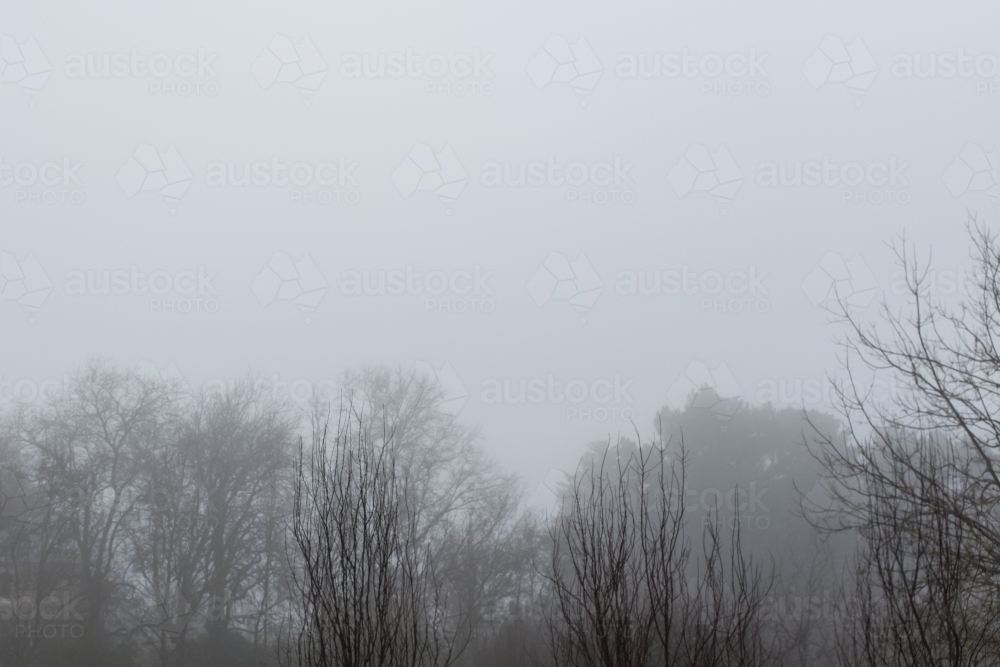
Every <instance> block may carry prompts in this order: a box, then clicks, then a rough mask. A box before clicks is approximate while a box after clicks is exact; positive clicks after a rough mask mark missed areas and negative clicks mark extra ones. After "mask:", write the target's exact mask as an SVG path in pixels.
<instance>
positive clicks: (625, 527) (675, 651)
mask: <svg viewBox="0 0 1000 667" xmlns="http://www.w3.org/2000/svg"><path fill="white" fill-rule="evenodd" d="M684 468H685V460H684V456H683V448H682V450H681V455H680V457H679V458H678V459H677V460H671V455H670V453H669V452H668V450H667V448H666V447H665V446H663V445H660V444H657V443H650V444H649V445H646V446H638V445H634V444H632V443H628V442H619V443H618V445H617V446H616V447H614V448H611V447H608V448H607V449H606V450H605V451H604V452H603V454H601V455H599V456H597V457H592V458H589V459H586V460H585V461H584V463H582V464H581V467H580V468H579V469H578V470H577V473H576V475H575V476H574V478H573V479H572V481H571V483H570V484H569V487H568V489H567V490H566V493H565V496H564V499H563V506H562V509H561V511H560V514H559V515H558V516H557V517H556V519H555V521H554V522H553V524H552V528H551V533H550V537H551V540H552V545H553V546H552V561H551V570H550V573H549V581H550V583H551V586H552V590H553V607H554V608H553V609H552V611H551V613H550V616H549V629H550V638H551V642H552V654H553V659H554V661H555V663H556V664H557V665H567V666H569V665H572V666H573V667H578V666H586V667H591V666H593V667H626V666H635V667H643V666H645V665H659V664H668V665H685V666H686V665H692V666H702V665H704V666H705V667H708V666H710V665H712V666H714V665H740V666H755V665H763V664H765V663H766V661H767V660H768V658H769V655H770V654H769V646H768V643H767V639H766V633H765V632H764V631H763V630H764V628H763V623H762V618H761V611H762V605H763V601H764V598H765V597H766V595H767V592H768V586H767V581H766V579H765V577H764V575H763V573H762V570H761V568H760V566H759V565H755V564H753V563H752V562H751V561H749V560H747V559H745V558H744V556H743V552H742V549H741V547H740V535H739V522H738V521H736V522H734V523H733V532H732V535H731V539H732V542H731V544H730V546H729V548H728V549H726V548H725V547H724V546H723V539H722V528H723V525H722V523H720V521H719V515H718V513H717V512H712V513H710V516H709V517H708V520H707V521H706V523H705V524H704V530H703V533H702V536H703V540H702V547H703V548H702V557H701V558H700V559H697V560H695V561H692V558H691V554H692V547H691V543H690V540H689V539H688V538H687V537H686V535H685V531H684V521H683V516H684V510H685V501H684V498H685V494H684ZM727 553H728V558H726V554H727Z"/></svg>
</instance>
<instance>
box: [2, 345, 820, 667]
mask: <svg viewBox="0 0 1000 667" xmlns="http://www.w3.org/2000/svg"><path fill="white" fill-rule="evenodd" d="M340 384H341V386H340V389H341V399H340V400H339V401H338V402H337V403H336V404H333V405H327V406H316V409H315V410H313V411H311V412H309V413H306V414H303V413H301V412H300V411H298V409H297V408H294V407H292V406H289V405H288V404H285V403H282V402H281V401H279V400H276V399H275V398H274V396H275V393H274V392H271V391H269V389H268V386H267V384H266V383H264V382H261V381H258V380H256V379H254V378H247V379H246V380H245V381H242V382H236V383H232V384H231V385H229V386H228V387H226V388H225V389H222V390H216V391H212V392H209V393H203V394H199V393H192V392H190V391H189V390H187V388H186V387H184V386H182V385H180V384H177V383H175V382H172V381H170V380H164V379H161V378H159V377H151V376H149V375H145V374H143V373H140V372H137V371H132V370H128V369H120V368H116V367H114V366H112V365H109V364H104V363H98V362H94V363H91V364H90V365H88V366H87V367H85V368H84V369H83V370H81V371H80V372H78V373H77V374H76V375H74V376H72V378H71V379H70V381H69V382H68V383H67V384H66V386H65V387H64V388H63V390H62V391H61V392H60V393H58V394H54V395H52V396H50V397H49V398H48V401H47V402H46V403H45V404H43V405H36V404H32V405H24V406H20V407H19V408H18V409H15V410H13V411H11V412H10V413H9V414H7V415H6V416H5V419H4V421H3V431H2V437H3V440H2V449H0V456H2V458H0V461H2V465H3V472H2V475H0V497H2V499H3V503H4V504H3V507H2V517H0V633H2V642H3V644H2V645H3V647H4V650H3V651H2V653H0V664H4V665H18V666H20V665H101V666H102V667H103V666H107V665H177V666H192V667H195V666H199V665H213V666H214V667H221V666H225V665H259V664H261V663H263V664H278V663H282V664H289V665H298V664H301V665H368V664H382V665H403V664H407V665H444V664H452V663H454V664H460V665H498V666H499V665H518V664H524V665H528V664H567V665H569V664H573V665H575V664H611V663H607V662H600V661H599V662H588V660H592V659H596V658H595V656H596V655H597V654H600V653H602V652H604V653H606V652H607V651H608V650H611V649H609V648H608V647H607V646H591V645H590V643H589V642H591V641H592V640H595V639H596V638H597V637H599V636H600V633H601V632H603V630H601V629H600V628H595V627H590V626H589V625H588V623H589V622H591V621H586V620H585V619H588V618H590V616H591V614H592V613H596V611H595V609H601V610H602V611H601V612H600V613H609V614H611V616H609V617H608V619H607V622H609V623H612V624H626V625H627V624H629V623H631V622H633V619H632V618H631V615H632V614H640V615H643V618H644V620H643V623H645V628H644V630H642V631H641V632H640V635H641V636H640V635H636V636H634V637H631V638H630V639H629V640H628V641H626V642H625V643H622V639H621V638H611V637H609V638H607V641H609V642H611V643H613V644H615V647H614V649H613V650H614V651H615V652H617V653H616V654H620V655H619V658H616V660H617V659H624V658H623V657H622V656H624V655H632V656H635V657H634V658H630V662H628V663H622V664H637V665H638V664H646V663H645V662H642V660H645V659H649V660H651V659H654V658H655V659H658V660H660V659H663V656H664V655H667V653H677V652H679V651H680V652H687V653H690V654H692V655H693V654H695V653H698V654H699V655H700V654H702V653H704V655H705V656H712V655H714V654H713V653H711V652H708V653H705V651H708V644H706V642H708V643H711V642H710V637H713V636H715V634H717V633H719V632H725V633H726V634H731V633H734V632H738V633H739V635H740V637H741V639H740V642H744V641H749V640H750V639H751V638H752V639H753V641H754V642H755V646H756V648H753V649H752V650H753V651H756V653H757V656H758V657H757V658H756V659H757V660H758V662H759V661H760V660H763V659H764V657H765V656H770V655H772V654H774V651H775V650H776V647H777V646H778V642H777V639H778V634H780V633H779V632H778V628H777V625H776V624H775V623H774V622H773V621H775V620H778V619H783V618H784V617H786V616H787V617H788V618H789V619H791V618H795V619H797V620H798V621H801V622H807V621H808V622H809V624H810V629H809V632H805V633H804V634H803V633H802V631H801V630H799V634H800V635H802V638H804V639H802V641H804V642H805V643H806V644H815V643H816V642H817V641H820V639H821V637H820V635H821V634H822V632H821V629H822V628H821V623H819V621H821V620H822V619H819V618H815V619H810V618H808V616H809V614H808V613H805V612H804V610H803V608H802V605H803V600H804V598H803V596H802V595H801V594H800V593H798V592H792V589H791V588H787V586H786V583H788V582H785V581H784V580H785V579H789V581H792V580H796V577H791V578H789V577H785V576H784V574H783V573H784V572H785V571H786V570H787V568H786V566H785V563H787V562H790V561H792V560H794V561H796V563H798V562H799V561H800V560H803V559H805V560H807V561H809V567H812V562H813V561H816V560H817V559H820V558H824V557H825V558H827V559H828V560H829V558H830V557H831V552H830V550H829V549H828V548H826V549H824V547H823V544H821V542H820V540H819V534H818V533H817V532H816V530H815V529H814V528H813V527H812V526H811V525H810V524H809V523H808V522H807V521H805V520H804V519H803V518H802V517H801V516H797V515H796V512H797V510H798V508H799V495H798V492H797V491H796V489H795V487H794V486H793V483H792V482H793V479H797V480H798V481H799V482H800V483H807V484H814V483H815V482H816V480H818V479H819V469H818V466H817V464H816V462H815V461H814V459H813V458H812V457H810V456H809V453H808V451H807V450H806V449H805V447H804V446H803V443H802V441H801V437H800V436H801V435H802V432H803V428H804V426H805V425H806V422H804V421H803V419H802V415H800V414H799V413H796V412H795V411H792V410H785V411H781V412H778V411H774V410H773V409H771V408H768V407H762V408H750V407H749V406H744V407H743V409H742V410H740V411H739V412H737V414H735V415H734V416H732V417H731V418H730V419H729V421H728V423H727V425H726V428H725V430H723V429H722V428H720V424H719V422H718V421H717V419H716V417H715V415H714V414H713V413H712V412H711V411H709V410H705V409H702V408H699V407H695V401H694V399H695V397H694V396H693V397H692V405H691V406H689V407H688V409H687V410H685V411H682V412H671V411H665V412H664V413H663V414H661V415H660V417H659V418H658V423H659V424H660V425H661V426H662V428H663V433H662V434H659V433H657V434H656V435H655V437H654V438H653V440H652V441H650V442H645V443H640V442H639V440H638V438H637V437H632V438H624V437H623V438H616V440H615V441H614V442H613V443H610V444H609V443H608V442H605V443H595V444H594V445H592V446H591V447H590V448H589V449H588V450H587V452H586V453H585V455H584V457H583V459H582V460H581V462H580V466H579V468H578V470H577V471H576V473H575V474H574V475H569V476H567V478H566V480H565V482H564V484H563V485H562V488H561V489H560V490H559V496H560V501H559V504H558V506H556V507H553V508H548V510H547V511H546V510H545V509H542V508H535V507H532V506H531V505H529V504H528V503H527V502H526V501H525V496H526V493H525V491H526V490H525V488H524V486H523V484H522V483H521V482H520V481H519V480H518V478H516V477H515V476H514V475H510V474H507V473H505V472H503V471H502V470H501V469H500V468H499V467H498V466H497V464H496V463H494V462H493V461H491V460H490V459H489V458H488V457H487V456H486V455H485V454H484V452H483V450H482V449H481V447H480V446H479V445H478V443H477V438H476V433H475V431H474V430H473V429H471V428H469V427H467V426H465V425H463V424H462V423H461V422H460V421H458V420H456V419H455V418H454V417H453V416H451V415H450V414H449V413H448V411H446V410H445V409H444V405H443V403H444V396H443V395H442V394H441V392H440V390H439V388H438V387H437V385H436V384H435V383H433V381H431V380H430V379H428V378H422V377H417V376H413V375H410V374H407V373H404V372H401V371H391V370H387V369H384V368H372V369H365V370H362V371H358V372H353V373H348V374H346V375H345V376H344V377H343V378H342V380H341V383H340ZM706 391H708V392H710V390H706ZM701 399H704V394H703V395H702V396H701ZM814 417H815V419H816V420H817V423H818V422H820V421H822V422H823V424H824V428H825V429H827V432H828V433H829V434H831V435H832V434H833V433H835V423H834V422H833V420H832V419H830V418H829V417H821V416H819V415H814ZM682 434H683V435H682ZM654 525H655V530H653V526H654ZM734 538H735V539H734ZM772 556H773V559H772ZM636 559H637V560H636ZM814 570H815V568H814V567H813V571H810V572H811V576H813V577H814V578H815V576H816V575H817V574H818V572H817V571H814ZM788 571H789V572H790V570H788ZM779 572H780V573H782V574H781V576H778V574H779ZM581 573H587V576H586V578H585V579H583V578H580V577H581ZM809 574H810V573H807V575H809ZM796 581H797V580H796ZM798 583H799V584H803V585H805V584H807V585H810V586H812V589H811V590H810V593H811V594H813V595H814V596H816V595H824V596H826V597H829V595H830V590H829V584H830V583H831V582H830V581H826V582H820V581H806V580H803V581H801V582H798ZM619 585H624V586H625V588H622V589H620V590H619V589H618V588H616V586H619ZM824 586H826V588H823V587H824ZM821 589H822V590H821ZM803 590H804V589H803ZM781 595H786V596H787V597H788V599H784V598H782V597H781ZM605 596H611V597H610V598H609V599H611V600H614V601H615V603H614V604H615V605H618V604H622V605H625V606H623V607H621V608H613V609H610V608H609V609H604V608H603V607H604V605H605V602H606V601H605V599H604V598H605ZM635 605H638V606H635ZM644 605H650V606H649V607H648V608H647V607H645V606H644ZM747 605H749V606H747ZM591 607H594V609H591ZM654 608H655V609H656V610H657V611H655V612H654V611H653V609H654ZM702 616H714V618H715V621H713V622H714V623H717V624H719V625H718V627H715V626H705V625H704V622H703V619H702V620H697V619H701V617H702ZM679 619H688V620H689V625H688V626H683V627H680V628H678V629H674V628H673V626H672V624H673V623H675V622H677V621H679ZM635 631H636V632H639V631H638V630H635ZM642 633H645V634H642ZM664 633H665V634H664ZM672 633H673V634H672ZM678 633H679V634H678ZM706 633H707V634H706ZM675 635H676V637H675ZM654 636H655V637H658V638H654ZM712 641H714V640H712ZM733 641H735V640H733ZM800 643H801V642H800ZM780 644H781V646H782V647H784V650H786V651H787V650H788V648H789V647H790V646H791V643H790V642H789V641H787V640H785V639H782V641H781V642H780ZM765 649H766V650H765ZM713 650H714V649H713ZM720 650H721V649H720ZM725 650H728V651H733V650H737V647H736V646H735V645H734V646H729V647H728V648H726V649H725ZM739 650H749V646H742V645H741V646H740V647H739ZM799 650H806V651H807V652H808V650H809V649H808V648H807V647H804V646H799ZM643 652H645V654H646V655H647V657H646V658H641V657H640V653H643ZM591 654H593V655H591ZM588 655H589V656H590V657H585V656H588ZM717 657H718V656H716V657H714V658H712V660H715V661H717ZM604 659H608V656H607V655H605V658H604ZM687 660H688V662H689V663H690V664H696V662H691V661H692V660H694V658H693V657H690V656H689V658H688V659H687ZM637 661H638V662H637ZM613 664H619V663H617V662H615V663H613ZM685 664H687V663H685ZM755 664H757V663H755Z"/></svg>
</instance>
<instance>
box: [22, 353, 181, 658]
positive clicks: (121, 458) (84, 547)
mask: <svg viewBox="0 0 1000 667" xmlns="http://www.w3.org/2000/svg"><path fill="white" fill-rule="evenodd" d="M176 407H177V392H176V389H175V388H174V387H172V386H171V385H170V384H169V383H165V382H162V381H160V380H159V379H153V378H148V377H144V376H142V375H140V374H138V373H135V372H131V371H118V370H116V369H113V368H111V367H108V366H107V365H105V364H102V363H97V362H95V363H92V364H90V365H88V366H87V367H86V368H85V369H84V370H83V371H81V372H80V373H78V374H77V375H76V376H75V377H74V378H73V379H72V381H71V382H70V384H69V386H68V388H67V389H66V390H65V391H63V392H62V393H60V394H58V395H56V396H54V397H53V398H52V399H51V400H50V401H49V403H48V404H47V405H46V406H44V407H43V408H42V409H41V410H38V411H22V412H21V413H19V414H18V415H16V416H15V417H14V419H15V423H14V424H13V426H12V428H11V432H12V441H13V444H15V445H16V446H19V447H21V448H27V449H29V450H31V451H32V452H34V455H35V456H36V457H37V466H38V472H39V478H40V479H41V480H44V483H45V489H44V490H45V492H46V495H47V496H48V497H50V498H53V499H59V502H58V506H57V511H58V512H59V513H60V515H61V516H62V517H63V518H64V520H65V521H66V529H67V531H68V536H69V539H70V541H71V542H72V544H73V545H74V552H75V553H74V560H75V566H76V585H77V586H78V590H79V594H80V595H81V596H82V597H83V604H82V605H81V608H82V609H83V610H84V611H85V619H84V621H83V625H84V636H83V637H82V638H81V642H82V643H83V645H84V649H85V650H84V651H82V652H81V654H80V655H81V656H83V660H85V661H89V663H88V664H94V665H103V664H105V663H106V661H107V660H108V655H109V651H110V650H111V648H112V647H111V646H110V645H109V643H108V641H109V635H108V633H109V631H110V630H111V628H109V626H108V623H107V620H108V611H109V606H110V605H111V603H112V602H113V601H116V600H118V599H119V598H120V597H121V596H123V595H124V593H125V590H126V589H127V582H126V581H125V578H124V575H123V572H124V560H125V556H126V554H125V551H126V549H127V534H128V531H127V528H128V526H129V525H130V524H131V522H132V521H133V520H134V519H135V517H136V514H137V511H138V508H139V505H140V503H141V492H140V489H139V488H138V481H139V479H140V477H141V474H142V471H143V466H142V464H143V462H144V461H145V460H146V458H147V457H148V456H149V454H150V452H152V451H154V450H155V449H156V448H158V447H159V446H161V445H162V444H163V442H164V441H165V440H166V439H168V438H169V436H170V433H171V432H172V430H173V429H174V428H176V424H177V419H176V417H177V413H176Z"/></svg>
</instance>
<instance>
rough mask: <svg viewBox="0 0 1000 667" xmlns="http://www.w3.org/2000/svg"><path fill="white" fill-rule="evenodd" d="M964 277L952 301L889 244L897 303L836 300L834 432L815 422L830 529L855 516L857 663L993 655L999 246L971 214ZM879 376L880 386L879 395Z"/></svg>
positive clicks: (999, 558)
mask: <svg viewBox="0 0 1000 667" xmlns="http://www.w3.org/2000/svg"><path fill="white" fill-rule="evenodd" d="M969 232H970V236H971V238H972V241H973V245H974V252H973V261H974V262H975V264H976V269H977V270H976V272H975V273H976V275H975V281H974V283H973V284H972V285H971V288H972V289H971V291H970V293H969V294H967V295H966V296H965V297H964V298H963V300H962V301H961V302H960V303H948V302H947V301H946V300H945V299H944V298H942V297H941V296H940V295H937V294H936V293H935V291H934V289H933V273H932V271H933V269H932V267H931V264H930V262H929V260H928V261H927V262H926V263H924V262H921V261H918V260H917V259H916V258H915V257H914V252H913V250H912V247H911V246H909V245H908V244H907V243H906V240H905V239H903V240H902V241H901V242H900V243H899V244H897V245H896V252H897V256H898V259H899V262H900V265H901V268H902V272H903V276H904V281H903V283H904V284H905V287H906V289H905V295H904V296H905V298H906V302H905V303H904V304H894V303H891V302H890V301H889V300H888V299H886V300H884V301H883V303H882V304H881V307H880V308H879V310H878V312H877V314H876V316H875V317H874V318H871V319H866V318H865V317H864V315H863V313H861V312H858V311H856V310H852V309H850V308H849V307H848V306H847V304H846V302H844V303H842V304H841V308H840V310H839V312H838V314H839V315H840V316H841V319H842V321H843V322H844V323H845V324H846V325H847V329H848V334H847V337H846V339H845V340H844V356H843V364H844V369H845V378H844V380H843V381H842V382H840V383H838V385H837V391H838V399H839V401H838V402H839V405H840V410H841V413H842V417H843V422H844V432H843V433H842V434H838V436H837V437H829V436H822V435H819V434H818V433H817V438H816V440H817V441H818V443H819V447H818V448H816V450H815V452H816V455H817V456H818V458H819V459H820V460H821V462H822V463H823V465H824V467H825V468H826V471H827V475H828V481H827V484H828V487H829V490H830V502H829V503H828V504H825V505H824V506H815V505H814V506H812V507H810V508H809V509H810V510H811V512H812V515H813V516H814V518H815V520H816V521H817V523H818V524H819V525H821V526H822V527H824V528H826V529H829V530H843V529H854V530H857V531H858V533H859V535H860V537H861V539H862V542H863V548H862V550H861V552H860V554H859V558H858V564H857V569H856V573H855V581H854V582H853V592H854V597H855V602H856V603H857V606H858V610H859V611H858V613H857V614H856V616H855V617H854V618H853V619H852V620H853V621H854V622H853V623H852V624H851V625H850V627H849V632H848V633H847V634H844V635H842V637H841V644H842V647H843V648H842V656H843V658H844V661H845V662H847V663H848V664H859V665H875V664H879V665H897V664H899V665H903V664H906V665H930V664H934V665H942V664H947V665H993V664H998V659H997V658H996V656H997V655H998V652H997V646H996V640H995V637H996V636H997V630H998V628H997V626H996V619H997V612H998V611H1000V609H998V607H997V605H998V596H997V592H996V590H997V589H996V582H997V581H998V576H1000V472H998V469H997V465H998V463H1000V419H998V418H997V414H998V410H1000V350H998V349H997V347H996V334H997V331H1000V327H998V325H1000V246H998V244H997V238H996V236H995V234H994V233H993V232H992V231H990V230H989V229H988V228H987V227H986V226H985V225H982V224H979V223H977V222H976V221H975V220H972V221H971V222H970V225H969ZM878 387H889V388H890V389H891V391H890V393H889V394H888V395H880V394H879V393H878V392H877V391H876V389H877V388H878Z"/></svg>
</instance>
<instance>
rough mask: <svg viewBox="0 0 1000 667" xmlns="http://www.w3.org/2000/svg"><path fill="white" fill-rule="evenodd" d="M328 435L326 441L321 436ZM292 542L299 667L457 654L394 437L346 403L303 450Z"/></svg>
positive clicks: (442, 659)
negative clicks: (298, 604) (332, 425)
mask: <svg viewBox="0 0 1000 667" xmlns="http://www.w3.org/2000/svg"><path fill="white" fill-rule="evenodd" d="M328 435H332V437H331V438H330V439H328ZM292 536H293V543H294V546H295V552H296V553H295V556H296V565H295V568H294V570H293V572H294V577H295V584H296V588H297V590H298V592H299V594H300V596H301V599H302V605H303V609H302V625H301V629H300V630H299V631H298V633H297V639H296V642H295V646H294V649H293V651H292V652H291V655H289V656H288V657H294V658H295V659H297V660H298V663H299V664H300V665H302V666H303V667H326V666H328V665H338V666H340V665H343V666H344V667H370V666H379V667H430V666H435V667H437V666H442V667H444V666H446V665H450V664H452V663H453V662H454V661H455V660H456V659H457V657H458V655H459V654H460V652H461V648H462V644H461V641H460V639H459V634H460V629H459V627H458V625H459V623H458V621H459V619H458V618H457V617H456V616H457V615H456V613H455V611H454V610H451V609H449V606H448V604H447V602H448V600H447V599H446V597H445V596H444V595H443V592H442V587H441V586H440V584H439V582H438V580H437V578H436V576H435V573H434V568H433V567H432V564H431V562H430V555H431V550H430V549H429V548H428V545H427V543H426V541H424V540H422V539H421V531H420V525H419V512H418V511H417V508H416V507H415V505H414V499H413V498H411V497H409V496H408V494H407V486H406V484H405V480H404V479H403V477H402V476H401V475H400V472H399V468H398V466H397V450H396V443H395V441H394V438H393V432H392V431H390V430H388V427H387V425H386V423H385V422H384V421H383V422H382V428H381V430H378V429H375V428H373V427H372V426H371V423H370V418H369V416H368V415H367V414H365V413H364V412H363V411H362V410H360V409H355V407H354V406H353V405H347V406H346V407H345V408H344V409H343V410H341V412H340V414H339V420H338V422H337V425H336V431H335V432H334V433H332V434H330V433H329V432H328V431H327V430H325V429H324V430H323V431H322V433H321V434H320V435H317V436H316V437H315V438H314V442H313V446H312V447H311V448H309V449H306V448H305V447H304V446H302V447H300V453H299V463H298V475H297V476H296V480H295V507H294V512H293V522H292Z"/></svg>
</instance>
